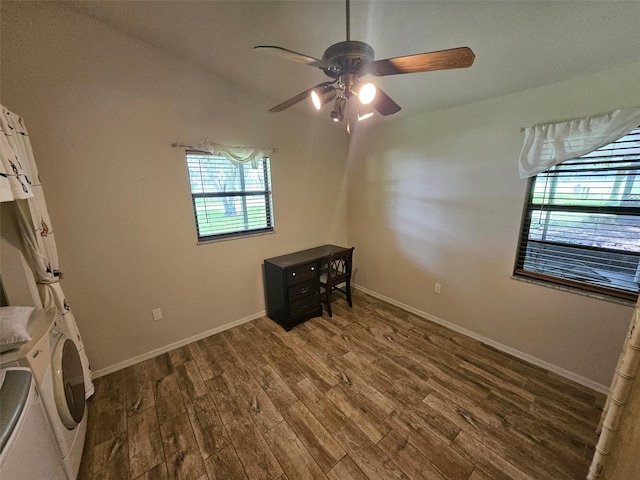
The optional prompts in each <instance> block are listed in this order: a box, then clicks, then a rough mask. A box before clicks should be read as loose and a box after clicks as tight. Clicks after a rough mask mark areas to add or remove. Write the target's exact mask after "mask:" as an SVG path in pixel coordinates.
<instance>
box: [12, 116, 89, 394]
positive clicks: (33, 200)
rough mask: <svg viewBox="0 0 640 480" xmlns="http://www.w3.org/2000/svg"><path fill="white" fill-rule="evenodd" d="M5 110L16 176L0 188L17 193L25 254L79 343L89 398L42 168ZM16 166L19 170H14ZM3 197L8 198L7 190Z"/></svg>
mask: <svg viewBox="0 0 640 480" xmlns="http://www.w3.org/2000/svg"><path fill="white" fill-rule="evenodd" d="M1 108H2V118H1V120H0V121H1V124H2V131H3V133H4V135H2V136H1V138H2V141H3V143H2V165H3V167H4V169H5V170H6V166H5V153H6V158H7V159H8V160H7V161H8V162H9V165H10V167H11V170H12V172H13V173H14V175H15V176H11V175H9V174H7V176H6V177H4V176H2V179H0V185H2V183H1V182H3V181H4V179H7V180H8V182H9V188H10V189H11V192H12V193H13V198H12V200H14V201H15V202H16V206H17V208H16V212H17V215H18V224H19V226H20V233H21V236H22V240H23V244H24V254H25V257H26V258H27V259H28V261H29V263H30V265H31V269H32V271H33V272H34V275H35V277H36V283H37V284H38V290H39V293H40V297H41V299H42V304H43V305H44V307H45V308H48V307H56V308H57V310H58V312H60V315H61V317H62V321H63V322H64V324H65V326H66V329H67V331H68V332H69V335H71V336H72V337H73V338H74V340H75V341H76V344H77V346H78V353H79V354H80V360H81V361H82V366H83V371H84V382H85V397H86V398H88V397H90V396H91V395H93V392H94V387H93V380H92V378H91V369H90V368H89V360H88V358H87V355H86V353H85V350H84V344H83V343H82V338H81V337H80V334H79V331H78V326H77V324H76V321H75V318H74V316H73V312H72V311H71V307H70V306H69V303H68V302H67V299H66V297H65V295H64V292H63V290H62V286H61V285H60V283H59V282H60V279H61V278H62V275H61V273H60V267H59V265H58V250H57V248H56V241H55V237H54V232H53V226H52V224H51V219H50V218H49V212H48V209H47V204H46V201H45V197H44V191H43V189H42V185H41V183H40V178H39V176H38V168H37V166H36V162H35V158H34V156H33V151H32V149H31V141H30V140H29V133H28V132H27V128H26V127H25V125H24V121H23V120H22V118H21V117H20V116H18V115H16V114H15V113H12V112H10V111H9V110H8V109H6V108H5V107H1ZM13 166H15V167H16V169H17V171H16V170H14V169H13ZM0 176H1V175H0ZM22 186H24V187H25V188H22ZM18 187H20V188H18ZM3 188H5V187H3ZM20 190H21V191H22V193H20ZM16 192H17V193H16ZM3 195H4V196H7V197H8V194H6V195H5V193H4V191H3Z"/></svg>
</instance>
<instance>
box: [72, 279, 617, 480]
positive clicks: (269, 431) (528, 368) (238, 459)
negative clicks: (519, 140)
mask: <svg viewBox="0 0 640 480" xmlns="http://www.w3.org/2000/svg"><path fill="white" fill-rule="evenodd" d="M353 300H354V307H353V308H352V309H350V308H349V307H348V305H347V304H346V302H345V300H344V299H343V298H340V297H339V296H336V299H335V301H334V302H333V304H335V307H334V315H333V317H331V318H330V317H328V316H326V314H325V315H324V316H323V317H321V318H316V319H311V320H309V321H307V322H305V323H303V324H301V325H298V326H296V327H295V328H294V329H292V330H291V331H285V330H284V329H283V328H281V327H280V326H279V325H277V324H276V323H275V322H273V321H271V320H270V319H268V318H267V317H260V318H257V319H255V320H253V321H251V322H247V323H244V324H242V325H239V326H237V327H234V328H232V329H229V330H226V331H224V332H221V333H219V334H216V335H212V336H210V337H206V338H203V339H201V340H198V341H196V342H193V343H191V344H188V345H185V346H183V347H180V348H177V349H175V350H172V351H170V352H168V353H165V354H162V355H159V356H157V357H154V358H151V359H148V360H145V361H143V362H141V363H139V364H136V365H133V366H131V367H128V368H126V369H123V370H120V371H117V372H114V373H112V374H110V375H107V376H105V377H100V378H98V379H96V381H95V394H94V396H93V398H91V399H90V400H89V402H88V407H89V408H88V410H89V411H88V416H89V424H88V427H87V435H86V439H85V451H84V454H83V458H82V462H81V465H80V474H79V477H78V478H79V479H80V480H104V479H117V480H174V479H185V478H186V479H189V480H214V479H228V480H236V479H238V480H242V479H248V480H262V479H264V480H299V479H304V478H311V479H324V478H328V479H330V480H349V479H354V480H375V479H380V480H393V479H403V480H416V479H420V478H426V479H430V480H488V479H491V480H578V479H583V478H585V476H586V474H587V471H588V467H589V463H590V461H591V458H592V456H593V453H594V449H595V443H596V441H597V435H596V433H595V428H596V426H597V423H598V420H599V416H600V413H601V411H602V408H603V405H604V396H603V395H601V394H599V393H596V392H593V391H591V390H590V389H588V388H586V387H584V386H581V385H577V384H575V383H574V382H572V381H569V380H566V379H564V378H562V377H560V376H558V375H556V374H553V373H550V372H548V371H546V370H544V369H542V368H540V367H538V366H535V365H530V364H528V363H526V362H524V361H522V360H521V359H518V358H516V357H513V356H511V355H508V354H505V353H503V352H500V351H498V350H496V349H495V348H493V347H491V346H488V345H484V344H482V343H481V342H479V341H478V340H475V339H472V338H468V337H465V336H464V335H461V334H459V333H457V332H454V331H452V330H449V329H447V328H445V327H443V326H442V325H439V324H435V323H432V322H429V321H427V320H424V319H422V318H420V317H417V316H416V315H414V314H412V313H409V312H406V311H403V310H401V309H399V308H398V307H395V306H392V305H389V304H387V303H385V302H383V301H381V300H379V299H376V298H373V297H370V296H368V295H365V294H363V293H361V292H354V294H353ZM332 306H333V305H332Z"/></svg>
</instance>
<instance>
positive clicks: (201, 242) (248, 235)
mask: <svg viewBox="0 0 640 480" xmlns="http://www.w3.org/2000/svg"><path fill="white" fill-rule="evenodd" d="M274 233H276V231H275V230H271V231H270V232H256V233H243V234H242V235H233V236H229V237H220V238H211V239H208V240H198V245H207V244H209V243H220V242H229V241H231V240H242V239H243V238H251V237H260V236H262V235H272V234H274Z"/></svg>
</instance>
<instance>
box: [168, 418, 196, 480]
mask: <svg viewBox="0 0 640 480" xmlns="http://www.w3.org/2000/svg"><path fill="white" fill-rule="evenodd" d="M160 432H161V434H162V442H163V444H164V452H165V458H166V464H167V470H168V471H169V478H179V479H181V480H182V479H184V480H196V479H199V478H200V477H201V476H202V474H204V473H205V468H204V461H203V459H202V455H201V454H200V449H199V447H198V443H197V441H196V437H195V434H194V433H193V429H192V428H191V422H190V421H189V417H188V415H187V414H186V413H185V414H183V415H180V416H178V417H174V418H172V419H170V420H168V421H167V422H166V423H163V424H162V425H160Z"/></svg>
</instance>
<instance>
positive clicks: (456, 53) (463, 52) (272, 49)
mask: <svg viewBox="0 0 640 480" xmlns="http://www.w3.org/2000/svg"><path fill="white" fill-rule="evenodd" d="M346 26H347V40H346V41H344V42H338V43H336V44H334V45H331V46H330V47H329V48H327V49H326V50H325V52H324V54H323V55H322V59H317V58H314V57H310V56H308V55H304V54H302V53H298V52H294V51H293V50H289V49H286V48H282V47H276V46H271V45H259V46H257V47H254V49H256V50H259V51H262V52H266V53H269V54H272V55H277V56H279V57H282V58H284V59H286V60H290V61H293V62H297V63H302V64H304V65H309V66H311V67H317V68H319V69H320V70H322V71H323V72H324V73H325V74H326V75H327V76H328V77H330V78H331V79H332V80H329V81H326V82H322V83H319V84H318V85H315V86H314V87H311V88H310V89H308V90H305V91H304V92H301V93H299V94H298V95H295V96H294V97H291V98H290V99H288V100H285V101H284V102H282V103H281V104H279V105H276V106H275V107H273V108H271V109H270V110H269V111H270V112H281V111H283V110H285V109H287V108H289V107H291V106H293V105H295V104H297V103H298V102H301V101H302V100H304V99H305V98H307V97H311V100H312V102H313V105H314V106H315V108H316V109H317V110H320V109H321V108H322V107H323V106H324V105H326V104H327V103H329V102H331V101H333V100H334V99H335V102H334V106H333V110H332V111H331V119H332V120H333V121H335V122H342V121H344V119H345V117H346V118H347V132H349V133H351V122H350V116H349V100H350V99H351V98H352V97H354V96H355V97H356V98H357V99H358V101H357V102H354V103H355V106H356V116H357V118H358V120H364V119H365V118H369V117H371V116H372V115H373V112H374V110H375V111H377V112H378V113H379V114H381V115H384V116H386V115H393V114H394V113H397V112H399V111H400V105H398V104H397V103H396V102H394V101H393V99H392V98H391V97H389V95H387V94H386V93H384V92H383V91H382V90H381V89H380V88H376V86H375V85H374V84H373V83H371V82H368V81H362V80H361V78H362V77H364V76H366V75H374V76H378V77H381V76H385V75H399V74H404V73H419V72H432V71H436V70H448V69H454V68H467V67H470V66H471V65H472V64H473V60H474V58H475V55H474V53H473V52H472V51H471V49H470V48H468V47H460V48H452V49H449V50H440V51H435V52H427V53H418V54H415V55H407V56H402V57H393V58H386V59H384V60H374V55H375V54H374V51H373V48H372V47H371V46H370V45H368V44H366V43H364V42H358V41H354V40H351V39H350V0H346Z"/></svg>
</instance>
